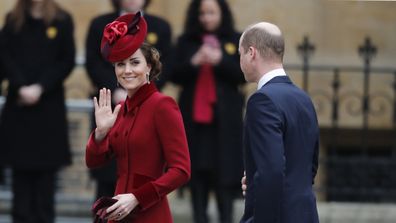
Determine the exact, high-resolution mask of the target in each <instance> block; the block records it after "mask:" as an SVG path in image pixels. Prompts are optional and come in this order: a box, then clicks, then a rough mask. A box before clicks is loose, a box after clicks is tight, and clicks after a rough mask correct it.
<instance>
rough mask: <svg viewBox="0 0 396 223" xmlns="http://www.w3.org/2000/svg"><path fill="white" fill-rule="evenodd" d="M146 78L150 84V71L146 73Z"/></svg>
mask: <svg viewBox="0 0 396 223" xmlns="http://www.w3.org/2000/svg"><path fill="white" fill-rule="evenodd" d="M146 79H147V84H150V74H149V73H147V74H146Z"/></svg>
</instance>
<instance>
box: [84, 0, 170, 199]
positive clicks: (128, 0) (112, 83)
mask: <svg viewBox="0 0 396 223" xmlns="http://www.w3.org/2000/svg"><path fill="white" fill-rule="evenodd" d="M111 2H112V4H113V6H114V12H111V13H108V14H104V15H100V16H98V17H96V18H94V19H93V20H92V22H91V25H90V27H89V31H88V36H87V39H86V68H87V71H88V75H89V77H90V79H91V81H92V83H93V85H94V86H95V88H96V89H101V88H103V87H105V88H108V89H110V90H111V91H112V93H113V94H112V95H113V96H112V97H113V100H112V101H113V105H114V104H118V103H120V102H121V101H123V100H125V98H126V92H125V91H124V90H123V89H122V87H120V86H119V85H118V84H117V79H116V78H115V75H114V67H113V65H112V64H111V63H109V62H108V61H106V60H104V59H103V58H102V56H101V53H100V41H101V38H102V34H103V29H104V28H105V26H106V25H107V24H108V23H110V22H112V21H114V20H115V19H116V18H118V17H119V16H120V14H123V13H136V12H137V11H139V10H142V9H145V8H146V7H148V5H149V4H150V0H112V1H111ZM144 19H145V20H146V22H147V24H148V32H147V37H146V41H147V42H148V43H150V44H151V45H152V46H153V47H155V48H156V49H158V51H159V52H160V53H161V60H162V62H163V64H165V66H164V67H163V72H162V74H161V79H159V80H157V81H156V85H157V87H158V88H161V87H162V86H163V85H164V84H165V81H166V80H167V76H168V75H167V73H168V70H169V69H168V67H167V66H166V64H167V63H166V62H165V63H164V60H166V59H167V58H168V55H169V52H170V48H171V28H170V26H169V24H168V23H167V22H166V21H165V20H163V19H162V18H159V17H156V16H153V15H149V14H147V13H144ZM95 92H98V90H96V91H95ZM93 124H94V123H93ZM91 175H92V177H93V178H94V179H95V180H96V181H97V188H96V196H97V198H99V197H102V196H112V195H113V194H114V190H115V188H114V186H115V182H116V164H115V161H114V160H113V161H112V162H111V163H110V164H109V165H107V166H104V167H102V168H99V169H95V170H92V171H91Z"/></svg>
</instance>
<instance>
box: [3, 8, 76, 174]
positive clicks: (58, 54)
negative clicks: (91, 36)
mask: <svg viewBox="0 0 396 223" xmlns="http://www.w3.org/2000/svg"><path fill="white" fill-rule="evenodd" d="M59 13H61V16H62V17H61V18H60V19H57V20H54V22H53V23H52V24H51V25H50V26H47V25H46V24H45V23H44V21H43V20H38V19H33V18H32V17H31V16H27V19H26V23H25V24H24V26H23V27H22V28H21V30H20V31H18V32H14V29H13V27H12V26H11V25H10V22H9V21H8V19H7V21H6V24H5V26H4V29H3V37H4V38H3V42H2V45H3V47H2V48H3V49H2V50H1V57H2V59H3V61H4V66H5V78H6V79H8V81H9V92H8V95H7V101H6V104H5V107H4V110H3V113H2V117H1V122H0V137H1V140H0V141H1V149H0V159H1V161H3V162H4V163H5V164H7V165H10V166H11V167H13V168H17V169H29V170H31V169H48V168H58V167H61V166H64V165H67V164H70V162H71V153H70V150H69V142H68V134H67V132H68V128H67V122H66V109H65V99H64V89H63V82H64V80H65V79H66V77H67V76H68V75H69V74H70V72H71V70H72V69H73V67H74V58H75V47H74V40H73V22H72V18H71V17H70V16H69V15H68V14H67V13H66V12H63V11H62V12H59ZM36 83H38V84H40V85H41V86H42V87H43V94H42V96H41V98H40V101H39V102H38V103H37V104H36V105H33V106H28V107H27V106H21V105H20V104H19V103H18V90H19V89H20V87H21V86H25V85H31V84H36Z"/></svg>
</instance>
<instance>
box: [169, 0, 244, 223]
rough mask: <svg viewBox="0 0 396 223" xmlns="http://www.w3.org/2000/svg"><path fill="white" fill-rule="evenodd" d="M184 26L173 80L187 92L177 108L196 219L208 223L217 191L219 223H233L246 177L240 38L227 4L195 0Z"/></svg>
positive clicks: (181, 97)
mask: <svg viewBox="0 0 396 223" xmlns="http://www.w3.org/2000/svg"><path fill="white" fill-rule="evenodd" d="M184 27H185V28H184V33H183V34H182V36H181V37H180V38H179V40H178V42H177V46H176V50H175V60H174V73H173V77H172V81H173V82H175V83H177V84H180V85H181V86H182V87H183V90H182V93H181V95H180V99H179V104H180V109H181V111H182V114H183V118H184V123H185V126H186V131H187V138H188V143H189V148H190V154H191V165H192V178H191V182H190V186H191V192H192V205H193V210H194V220H195V222H196V223H206V222H208V217H207V213H206V209H207V204H208V195H209V192H210V191H211V190H214V192H215V194H216V200H217V206H218V210H219V213H220V222H222V223H226V222H232V212H233V211H232V205H233V199H234V197H235V194H237V193H238V190H239V182H240V176H242V172H243V170H242V148H241V147H242V105H243V96H242V94H241V93H240V92H239V89H238V88H239V86H240V85H241V84H243V83H244V77H243V74H242V71H241V69H240V67H239V56H238V41H239V36H240V34H239V33H237V32H236V31H235V30H234V24H233V19H232V15H231V12H230V9H229V7H228V5H227V2H226V1H224V0H193V1H192V2H191V4H190V6H189V8H188V11H187V20H186V22H185V26H184Z"/></svg>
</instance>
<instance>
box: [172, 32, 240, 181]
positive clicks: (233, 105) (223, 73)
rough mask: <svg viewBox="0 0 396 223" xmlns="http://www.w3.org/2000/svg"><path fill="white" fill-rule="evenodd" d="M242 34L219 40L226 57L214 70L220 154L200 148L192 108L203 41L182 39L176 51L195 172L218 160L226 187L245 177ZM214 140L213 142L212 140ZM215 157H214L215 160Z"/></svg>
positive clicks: (175, 75) (219, 174)
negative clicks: (196, 60)
mask: <svg viewBox="0 0 396 223" xmlns="http://www.w3.org/2000/svg"><path fill="white" fill-rule="evenodd" d="M239 36H240V34H239V33H234V34H233V35H232V36H229V37H224V38H219V40H220V42H221V48H222V52H223V57H222V60H221V62H220V63H219V64H218V65H217V66H215V67H214V73H215V81H216V91H217V104H216V106H215V129H216V130H215V131H216V132H215V134H216V135H217V139H215V140H217V142H218V145H219V146H218V148H217V151H207V148H200V147H199V146H198V145H199V144H200V142H199V141H200V140H205V139H202V138H201V137H202V136H198V135H197V134H196V132H197V131H198V128H200V125H199V124H197V123H195V122H194V121H193V119H192V107H193V98H194V91H195V85H196V81H197V76H198V71H199V67H194V66H193V65H192V64H191V62H190V61H191V58H192V56H193V55H194V54H195V53H196V52H197V51H198V49H199V47H200V46H201V44H202V41H201V40H200V39H196V38H191V37H187V36H185V35H183V36H181V37H180V38H179V40H178V42H177V45H176V49H175V56H174V57H175V58H174V61H173V64H174V65H173V67H174V72H173V73H172V74H173V75H172V81H173V82H175V83H176V84H180V85H181V86H182V87H183V90H182V92H181V94H180V98H179V104H180V109H181V112H182V114H183V118H184V123H185V127H186V131H187V137H188V142H189V148H190V154H191V164H192V171H193V173H192V174H194V171H199V170H202V169H205V168H206V165H207V161H208V159H212V160H213V159H215V160H214V163H215V165H216V167H215V168H216V170H215V172H216V176H217V178H218V179H219V180H220V183H222V184H224V185H240V183H239V182H240V178H241V176H242V170H243V166H242V107H243V101H244V100H243V95H242V94H241V93H240V91H239V86H240V85H241V84H243V83H244V77H243V73H242V71H241V69H240V66H239V55H238V41H239ZM209 140H212V139H209ZM211 156H212V157H211Z"/></svg>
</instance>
